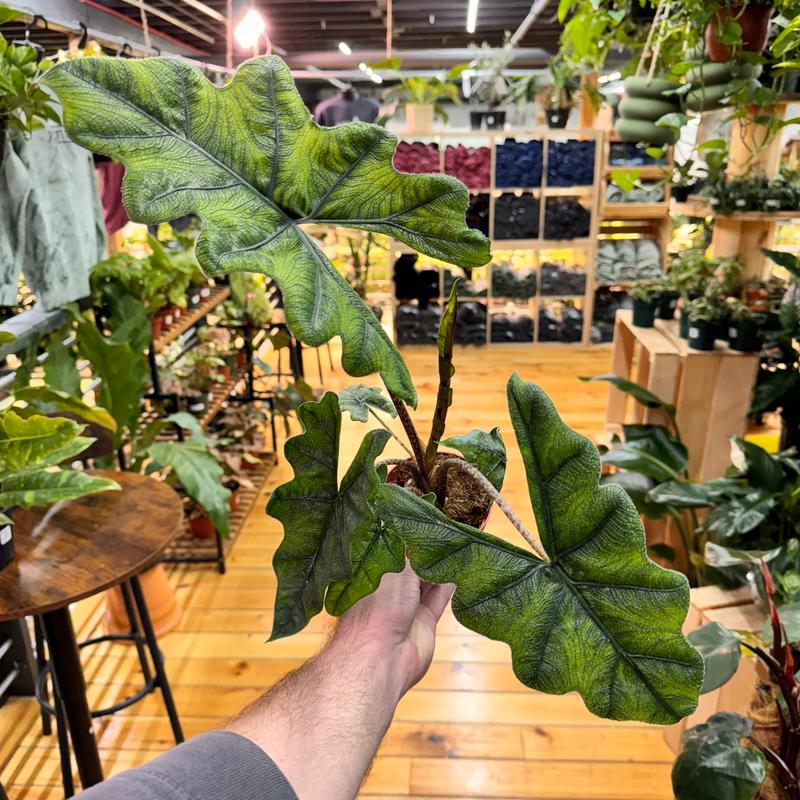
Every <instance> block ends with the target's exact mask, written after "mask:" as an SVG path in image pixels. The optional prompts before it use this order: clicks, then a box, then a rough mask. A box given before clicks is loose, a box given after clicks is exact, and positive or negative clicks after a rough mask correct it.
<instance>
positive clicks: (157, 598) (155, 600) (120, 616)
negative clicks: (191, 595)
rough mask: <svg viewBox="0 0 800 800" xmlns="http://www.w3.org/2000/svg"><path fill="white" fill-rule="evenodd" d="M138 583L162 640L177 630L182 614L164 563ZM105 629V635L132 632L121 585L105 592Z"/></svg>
mask: <svg viewBox="0 0 800 800" xmlns="http://www.w3.org/2000/svg"><path fill="white" fill-rule="evenodd" d="M139 580H140V581H141V584H142V592H143V593H144V597H145V601H146V602H147V610H148V611H149V612H150V619H151V620H152V622H153V628H154V630H155V632H156V636H158V637H161V636H163V635H164V634H165V633H169V632H170V631H171V630H173V629H174V628H175V626H176V625H177V624H178V623H179V622H180V620H181V614H182V613H183V612H182V610H181V607H180V606H179V605H178V600H177V598H176V597H175V592H174V591H173V590H172V586H171V585H170V582H169V580H168V579H167V573H166V572H165V571H164V567H163V566H162V565H161V564H156V566H155V567H153V568H152V569H149V570H147V572H143V573H142V574H141V575H140V576H139ZM103 628H104V629H105V632H106V633H128V631H130V629H131V626H130V622H129V621H128V615H127V613H126V611H125V603H124V602H123V600H122V592H121V591H120V590H119V587H118V586H117V587H114V588H113V589H110V590H109V591H107V592H106V612H105V615H104V616H103Z"/></svg>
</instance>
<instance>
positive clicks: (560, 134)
mask: <svg viewBox="0 0 800 800" xmlns="http://www.w3.org/2000/svg"><path fill="white" fill-rule="evenodd" d="M399 138H400V140H401V141H405V142H422V143H424V144H432V143H436V144H438V146H439V171H440V172H442V173H444V159H445V150H446V148H447V147H448V146H454V145H458V144H463V145H464V146H467V147H488V148H489V150H490V155H491V162H490V182H489V186H485V187H480V188H475V189H470V190H469V192H470V195H479V194H488V195H489V238H490V239H491V240H492V252H493V253H494V252H498V251H506V250H521V251H528V252H529V253H530V258H531V264H530V266H531V270H532V271H533V272H535V273H536V294H535V295H534V296H532V297H531V298H529V299H528V300H525V299H521V298H514V297H502V296H497V295H495V294H493V293H492V263H493V262H490V264H488V265H487V266H486V267H485V268H481V269H485V270H486V295H485V296H480V297H475V296H472V295H464V296H463V297H460V298H459V299H460V300H462V301H464V302H476V303H481V304H485V305H486V309H487V324H486V344H492V341H491V322H492V316H493V314H496V313H503V311H504V308H503V307H499V308H498V307H497V305H496V304H498V303H503V304H513V305H514V306H515V307H518V308H520V310H524V312H525V313H527V314H529V315H530V316H531V318H532V320H533V326H534V335H533V340H532V343H537V344H554V342H541V341H540V339H539V333H540V332H539V311H540V310H541V309H542V308H544V307H546V306H547V304H548V303H565V302H566V303H574V304H575V305H576V307H578V308H580V309H581V311H582V313H583V331H582V336H581V342H580V343H582V344H583V345H588V344H590V343H591V313H592V307H593V300H594V288H595V287H594V266H595V256H596V252H597V237H598V233H599V225H600V215H599V209H600V199H599V191H598V189H599V187H600V185H601V183H602V176H603V156H602V153H603V152H604V151H603V140H604V136H603V133H602V132H601V131H597V130H594V129H590V128H570V129H568V128H563V129H555V128H553V129H551V128H521V129H514V130H504V131H463V132H456V131H452V132H447V131H445V132H442V133H439V134H429V135H424V134H420V135H404V134H399ZM507 139H515V140H517V141H533V140H538V141H541V142H542V183H541V186H538V187H526V186H519V187H505V186H497V185H496V181H495V173H496V169H495V167H496V152H497V146H498V145H500V144H502V143H503V142H505V141H506V140H507ZM568 139H577V140H579V141H594V143H595V164H594V180H593V182H592V184H590V185H585V186H584V185H576V186H567V187H562V186H548V185H547V172H548V164H549V157H550V146H549V145H550V143H551V142H563V141H566V140H568ZM507 193H527V194H531V195H532V196H533V197H535V198H536V199H538V200H539V237H538V238H535V239H495V236H494V228H495V203H496V200H497V198H498V197H499V196H500V195H502V194H507ZM559 197H573V198H576V199H579V200H580V201H581V204H582V205H583V206H584V208H586V209H587V210H588V211H589V212H590V213H591V215H592V216H591V224H590V231H589V235H588V236H586V237H582V238H575V239H563V240H554V239H545V238H544V233H545V225H544V223H545V210H546V205H547V203H546V201H547V199H549V198H559ZM553 250H562V251H563V250H570V251H573V252H582V253H583V254H584V264H583V267H584V271H585V274H586V288H585V290H584V292H582V293H581V294H574V295H557V294H552V295H551V294H543V293H542V291H541V288H542V281H541V264H542V255H541V254H542V252H544V251H553ZM392 252H393V254H394V256H395V257H396V256H397V255H399V254H401V253H413V252H415V251H414V250H413V249H412V248H410V247H407V246H406V245H404V244H402V243H401V242H394V243H393V246H392ZM445 269H450V271H451V272H452V273H453V274H454V276H456V275H458V274H459V272H458V271H457V268H455V267H450V266H445V267H440V268H439V296H438V297H434V298H431V302H432V303H439V304H440V305H441V304H442V303H444V302H445V300H446V299H447V298H446V296H445V291H444V289H445V280H444V270H445ZM398 306H399V303H398V302H397V301H395V304H394V319H396V316H397V308H398ZM394 333H395V339H396V336H397V332H396V329H395V332H394ZM515 344H519V345H523V344H525V343H521V342H520V343H515ZM576 344H577V343H576Z"/></svg>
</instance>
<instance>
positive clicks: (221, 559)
mask: <svg viewBox="0 0 800 800" xmlns="http://www.w3.org/2000/svg"><path fill="white" fill-rule="evenodd" d="M214 537H215V538H216V540H217V572H219V574H220V575H224V574H225V543H224V542H223V541H222V534H221V533H220V532H219V531H218V530H217V529H216V528H215V529H214Z"/></svg>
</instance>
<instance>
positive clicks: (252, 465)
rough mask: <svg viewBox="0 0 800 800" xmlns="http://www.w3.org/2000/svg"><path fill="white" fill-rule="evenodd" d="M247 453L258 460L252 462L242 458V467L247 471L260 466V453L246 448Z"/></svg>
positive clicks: (252, 470)
mask: <svg viewBox="0 0 800 800" xmlns="http://www.w3.org/2000/svg"><path fill="white" fill-rule="evenodd" d="M247 455H249V456H252V457H253V458H257V459H259V461H258V462H255V463H253V462H250V461H246V460H244V459H242V469H244V470H247V471H248V472H254V471H255V470H257V469H258V468H259V467H260V466H261V460H260V459H261V453H259V452H258V451H257V450H248V451H247Z"/></svg>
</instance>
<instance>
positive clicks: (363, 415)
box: [339, 383, 397, 422]
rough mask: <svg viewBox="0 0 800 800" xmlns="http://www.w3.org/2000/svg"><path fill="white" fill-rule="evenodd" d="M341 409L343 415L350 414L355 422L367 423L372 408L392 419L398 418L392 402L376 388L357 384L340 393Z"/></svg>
mask: <svg viewBox="0 0 800 800" xmlns="http://www.w3.org/2000/svg"><path fill="white" fill-rule="evenodd" d="M339 407H340V408H341V409H342V413H349V414H350V418H351V419H352V420H353V422H366V421H367V420H368V419H369V410H370V408H375V409H377V410H378V411H383V413H384V414H388V415H389V416H390V417H396V416H397V411H396V410H395V407H394V405H392V401H391V400H390V399H389V398H388V397H387V396H386V395H385V394H384V393H383V392H382V391H381V390H380V389H379V388H377V387H376V386H365V385H364V384H363V383H356V384H354V385H352V386H346V387H345V388H344V389H342V391H341V392H339Z"/></svg>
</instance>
